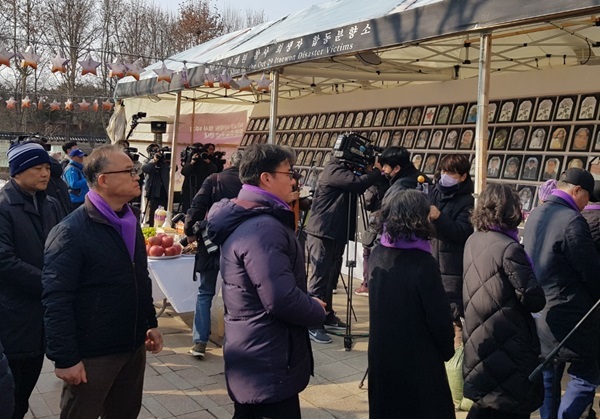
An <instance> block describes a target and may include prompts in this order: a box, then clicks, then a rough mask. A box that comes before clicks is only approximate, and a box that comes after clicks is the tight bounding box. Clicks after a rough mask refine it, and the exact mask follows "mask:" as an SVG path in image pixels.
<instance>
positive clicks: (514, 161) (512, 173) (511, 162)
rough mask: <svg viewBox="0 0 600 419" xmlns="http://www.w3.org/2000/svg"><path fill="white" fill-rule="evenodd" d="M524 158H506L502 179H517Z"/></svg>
mask: <svg viewBox="0 0 600 419" xmlns="http://www.w3.org/2000/svg"><path fill="white" fill-rule="evenodd" d="M522 159H523V156H506V158H505V160H506V163H504V170H503V171H502V179H517V178H518V177H519V171H520V170H521V162H522Z"/></svg>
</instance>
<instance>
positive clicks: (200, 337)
mask: <svg viewBox="0 0 600 419" xmlns="http://www.w3.org/2000/svg"><path fill="white" fill-rule="evenodd" d="M67 146H68V147H67ZM65 147H66V149H65V153H66V154H67V155H68V156H69V158H68V161H67V162H66V164H64V169H63V170H62V172H61V173H59V171H60V170H57V169H55V168H56V167H57V168H60V166H61V163H60V162H58V161H56V160H55V159H53V158H52V157H50V156H49V154H48V152H47V151H46V150H45V149H44V147H43V145H41V144H39V143H37V142H35V141H29V142H22V143H17V144H14V145H13V146H11V148H10V149H9V151H8V161H9V170H10V176H11V180H10V181H9V182H8V183H7V184H6V185H5V186H4V187H3V188H2V190H0V256H2V257H3V260H4V261H5V262H4V263H3V264H1V265H0V278H2V279H1V280H0V315H2V318H3V319H5V321H3V322H2V323H0V403H1V404H2V406H3V407H4V406H6V409H1V411H0V418H2V419H4V418H22V417H23V416H24V415H25V414H26V412H27V410H28V399H29V396H30V395H31V393H32V391H33V389H34V386H35V383H36V381H37V378H38V377H39V374H40V371H41V367H42V362H43V359H44V356H47V357H48V358H49V359H50V360H52V361H53V362H54V366H55V374H56V375H57V377H59V378H60V379H61V380H63V383H64V384H63V391H62V396H61V409H62V412H61V417H63V418H97V417H98V416H102V417H107V418H111V417H118V418H135V417H137V415H138V413H139V411H140V408H141V398H142V390H143V379H144V369H145V357H146V351H151V352H153V353H158V352H160V350H161V349H162V336H161V334H160V332H159V330H158V328H157V320H156V317H155V310H154V306H153V302H152V292H151V280H150V277H149V274H148V269H147V261H146V251H145V244H144V237H143V235H142V232H141V228H140V225H141V221H142V219H141V217H142V213H143V212H144V211H142V209H141V208H136V207H134V206H132V205H130V203H131V202H132V200H135V199H136V198H137V197H139V196H140V194H141V193H142V188H141V182H140V175H142V174H145V175H146V179H145V182H144V184H145V185H146V186H145V191H146V195H147V198H148V202H149V208H150V209H149V210H150V211H153V210H155V209H156V208H157V207H158V204H160V203H165V204H166V194H167V191H168V177H165V176H164V173H168V172H169V170H170V164H171V156H170V150H166V149H161V148H160V147H158V145H155V144H153V145H151V146H149V149H148V150H147V151H148V155H149V158H148V160H147V161H146V163H145V164H143V165H141V164H137V162H136V161H135V159H134V158H132V155H131V153H130V152H129V151H130V148H129V145H128V144H119V145H111V146H101V147H97V148H95V149H94V150H93V151H92V152H91V153H90V155H89V156H86V155H85V153H84V152H83V151H81V150H79V148H77V144H66V145H65ZM214 150H215V148H214V146H213V145H212V144H211V145H209V146H208V147H207V146H203V147H199V146H195V147H193V148H192V149H191V150H189V152H188V151H187V150H186V153H185V156H184V154H183V153H182V159H181V160H182V161H181V164H182V174H184V175H185V176H186V180H188V188H191V189H189V190H187V188H186V194H187V196H188V197H190V198H191V199H190V200H189V202H187V203H186V204H185V208H184V212H185V227H184V231H185V235H186V240H187V241H188V242H189V243H196V245H197V248H198V251H197V253H196V259H195V264H194V272H193V275H192V276H193V279H194V280H197V281H198V295H197V305H196V312H195V317H194V324H193V337H192V339H193V342H192V345H193V346H192V348H191V349H190V353H191V354H192V355H193V356H195V357H197V358H204V357H205V356H206V346H207V343H208V339H209V336H210V324H211V318H210V310H211V304H212V299H213V297H214V296H215V294H216V293H217V289H216V284H217V279H218V278H219V277H220V278H221V279H222V281H223V287H222V296H223V301H224V305H225V335H226V341H225V345H224V350H223V354H224V361H225V378H226V383H227V390H228V393H229V395H230V397H231V399H232V400H233V402H234V408H235V413H234V418H252V417H271V418H283V417H285V418H300V417H301V412H300V403H299V393H300V392H301V391H302V390H303V389H304V388H305V387H306V386H307V384H308V382H309V378H310V375H311V374H312V373H313V369H314V362H313V358H312V350H311V341H312V342H315V343H317V344H328V343H330V342H331V341H332V340H331V338H330V336H329V333H330V332H331V331H335V330H339V329H346V327H347V325H346V324H345V323H344V322H343V321H342V320H341V319H340V318H339V317H338V316H337V314H336V311H335V310H334V307H333V297H332V294H333V292H334V290H335V288H336V286H337V285H336V284H337V280H338V278H339V277H340V271H341V264H342V259H343V251H344V247H345V245H346V244H347V243H348V241H350V240H355V239H356V227H357V226H356V219H357V218H356V215H357V202H358V201H359V199H358V196H359V195H361V194H363V193H365V195H367V197H368V199H367V200H366V201H367V202H366V206H367V210H368V211H369V212H370V214H369V217H368V218H369V221H370V223H369V231H368V232H366V233H370V234H365V235H364V239H363V246H364V252H363V257H364V266H365V270H364V281H363V283H362V284H361V286H360V288H359V289H358V290H356V292H357V294H359V295H367V296H368V297H369V310H370V329H369V349H368V360H369V388H368V391H369V412H370V417H372V418H390V417H397V413H398V409H399V406H402V411H403V414H404V415H406V417H411V418H433V417H435V418H453V417H454V416H455V407H454V404H453V397H452V394H451V390H450V386H449V383H448V378H447V375H446V370H445V364H444V362H445V361H448V360H449V359H450V358H452V357H453V356H454V355H455V351H456V350H457V348H459V347H460V348H462V347H464V363H463V376H464V395H465V397H468V398H469V399H471V400H473V401H474V405H473V407H472V408H471V410H470V412H469V414H468V418H469V419H479V418H514V419H521V418H528V417H530V415H531V413H532V412H533V411H535V410H537V409H538V408H539V409H540V413H541V415H542V418H544V419H549V418H551V417H553V414H555V413H557V414H558V417H560V418H580V417H582V415H587V414H588V412H591V408H590V406H591V405H592V402H593V398H594V393H595V390H596V387H597V386H598V384H600V369H599V367H598V355H599V348H598V346H599V345H600V318H599V317H598V316H600V314H598V312H594V313H592V314H591V318H589V319H588V320H587V321H586V322H584V323H583V324H582V325H580V326H579V327H578V328H577V330H575V332H574V333H572V334H571V332H572V331H573V330H574V328H575V327H576V324H577V323H578V322H579V321H580V320H581V319H582V318H583V317H584V315H586V313H588V311H590V309H591V308H592V307H593V306H594V304H595V303H596V301H597V300H598V299H600V278H598V276H599V275H600V258H598V251H600V202H599V201H600V183H599V182H596V181H595V180H594V178H593V176H592V175H591V174H590V173H589V172H587V171H585V170H583V169H581V168H570V169H567V170H566V171H565V172H563V173H562V174H561V175H560V176H559V177H558V180H553V181H548V182H546V183H545V184H544V185H543V187H541V188H540V194H539V196H540V199H542V198H543V202H541V203H540V205H538V206H537V207H536V208H535V209H534V210H533V211H532V212H531V213H530V215H529V218H528V219H527V222H526V223H525V228H524V232H523V234H522V238H520V237H519V233H518V230H517V227H518V226H520V225H521V224H522V222H523V211H522V209H523V208H522V200H521V198H520V196H519V194H518V193H517V192H516V191H515V190H514V189H513V188H511V187H510V186H509V185H506V184H489V185H488V186H487V187H486V188H485V190H484V191H482V193H481V194H480V195H479V197H478V199H477V203H476V204H475V201H474V198H473V192H474V185H473V181H472V179H471V177H470V175H469V173H470V163H469V160H468V159H467V157H466V156H463V155H460V154H451V155H447V156H444V157H442V158H441V160H440V163H439V167H438V169H439V170H438V172H437V173H436V174H435V175H434V176H433V179H430V178H429V177H427V176H426V175H425V174H423V173H422V172H420V171H419V170H417V169H416V168H415V166H414V165H413V163H412V162H411V159H410V153H409V151H408V150H407V149H406V148H404V147H397V146H394V147H389V148H387V149H385V150H383V151H382V152H381V154H380V155H379V156H378V158H377V159H375V160H374V161H372V162H370V163H369V164H368V165H367V166H366V167H361V168H360V170H358V169H357V167H356V166H355V164H354V162H352V161H348V160H347V159H343V158H338V157H333V158H331V159H330V161H329V162H328V163H327V164H326V166H325V168H324V169H323V172H322V174H321V177H320V180H319V182H318V184H317V185H316V188H315V189H314V194H313V195H312V197H311V198H312V203H311V205H310V216H309V217H308V223H307V225H306V226H304V225H302V221H300V223H299V222H298V220H305V219H306V218H305V217H299V216H298V214H294V211H293V210H292V208H294V207H295V206H294V202H296V201H298V200H299V199H300V195H299V193H298V186H299V180H300V178H299V175H298V172H297V171H296V170H295V169H294V167H293V165H294V163H295V153H294V151H293V150H292V149H290V148H287V147H282V146H277V145H270V144H259V145H252V146H249V147H247V148H246V149H245V150H244V151H243V152H234V153H232V155H231V156H230V159H229V165H228V167H227V168H226V169H225V170H222V167H217V166H216V165H215V164H214V162H213V160H212V158H211V155H212V154H213V152H214ZM184 157H185V158H184ZM191 176H195V178H194V179H192V178H191ZM61 177H62V179H63V180H62V182H63V187H60V185H59V184H58V183H55V184H54V187H53V183H52V181H51V180H52V179H54V180H56V179H58V180H60V178H61ZM51 190H52V193H51ZM542 192H543V197H542ZM66 199H68V201H66ZM590 202H591V204H590ZM150 219H152V217H150ZM298 230H304V231H305V232H306V233H307V243H306V246H304V244H303V243H301V242H300V241H299V240H298ZM92 236H93V237H94V238H95V240H94V242H93V243H92V242H91V241H89V240H87V238H88V237H92ZM521 242H522V244H521ZM306 258H308V261H309V268H308V269H307V264H306ZM568 335H569V338H568V339H567V340H566V342H565V343H564V345H563V346H562V348H561V349H560V351H558V353H557V356H556V357H555V359H554V362H552V363H549V364H548V366H547V367H546V368H545V369H544V370H543V372H542V374H541V375H540V376H539V377H534V378H533V379H530V377H529V376H530V374H531V373H532V371H533V370H534V369H535V368H536V367H537V366H538V364H539V363H540V359H541V357H542V356H548V355H549V354H550V353H551V352H552V350H553V349H554V348H555V347H556V346H557V345H558V344H559V342H561V341H562V340H563V339H565V337H567V336H568ZM567 366H568V367H567ZM565 369H567V372H568V374H569V377H570V380H569V383H568V385H567V388H566V389H565V393H564V394H563V395H562V396H561V393H560V379H561V377H562V375H563V373H564V370H565ZM557 384H558V385H557ZM11 412H12V413H11ZM589 414H590V415H591V414H592V413H589ZM583 417H585V416H583ZM589 417H593V416H589Z"/></svg>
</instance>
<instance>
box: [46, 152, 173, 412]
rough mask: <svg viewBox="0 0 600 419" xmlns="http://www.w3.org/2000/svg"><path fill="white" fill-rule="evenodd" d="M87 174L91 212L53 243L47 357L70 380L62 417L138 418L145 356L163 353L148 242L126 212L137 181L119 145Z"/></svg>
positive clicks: (70, 221) (49, 245)
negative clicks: (148, 255)
mask: <svg viewBox="0 0 600 419" xmlns="http://www.w3.org/2000/svg"><path fill="white" fill-rule="evenodd" d="M83 171H84V174H85V177H86V179H87V181H88V183H89V185H90V191H89V192H88V194H87V195H86V197H85V202H84V204H83V205H82V206H80V207H79V208H78V209H77V210H75V211H74V212H73V213H72V214H71V215H70V216H69V217H68V218H66V219H65V220H64V221H63V222H61V223H60V224H58V225H57V226H56V227H55V228H54V229H52V231H51V232H50V234H49V236H48V240H47V241H46V249H45V254H44V270H43V273H42V284H43V288H44V291H43V295H42V301H43V303H44V306H45V308H46V313H45V317H44V321H45V325H46V338H47V350H46V355H47V356H48V358H49V359H51V360H52V361H54V364H55V370H54V371H55V374H56V376H57V377H59V378H60V379H62V380H63V381H64V384H63V391H62V399H61V408H62V412H61V417H62V418H97V417H98V416H100V415H102V416H103V417H109V418H113V417H114V418H116V417H118V418H123V419H128V418H131V419H134V418H137V415H138V413H139V411H140V408H141V405H142V388H143V381H144V369H145V365H146V351H152V353H158V352H160V351H161V349H162V336H161V334H160V332H159V331H158V329H157V321H156V317H155V311H154V306H153V304H152V283H151V281H150V277H149V275H148V268H147V261H146V247H145V244H144V236H143V235H142V231H141V229H140V226H139V224H138V222H137V219H136V217H135V215H134V214H133V212H132V210H131V207H130V206H129V205H128V204H127V203H128V202H129V201H130V200H131V199H132V198H135V197H136V196H138V195H139V194H140V186H139V183H138V175H137V171H136V170H135V168H134V165H133V162H132V161H131V159H130V158H129V157H128V156H127V154H125V153H124V152H123V151H121V150H120V149H119V148H117V147H115V146H102V147H98V148H95V149H94V151H93V152H92V153H91V154H90V156H89V158H88V160H87V161H86V165H85V167H84V169H83Z"/></svg>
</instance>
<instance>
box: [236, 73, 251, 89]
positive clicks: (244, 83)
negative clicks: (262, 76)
mask: <svg viewBox="0 0 600 419" xmlns="http://www.w3.org/2000/svg"><path fill="white" fill-rule="evenodd" d="M253 82H254V80H251V79H249V78H248V76H247V75H246V74H244V75H243V76H242V78H241V79H239V80H238V81H237V85H238V86H239V87H238V90H239V91H240V92H251V91H252V83H253Z"/></svg>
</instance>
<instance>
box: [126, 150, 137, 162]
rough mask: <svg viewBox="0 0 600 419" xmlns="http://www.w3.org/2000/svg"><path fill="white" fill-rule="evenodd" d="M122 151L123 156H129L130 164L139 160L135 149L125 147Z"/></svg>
mask: <svg viewBox="0 0 600 419" xmlns="http://www.w3.org/2000/svg"><path fill="white" fill-rule="evenodd" d="M123 151H124V152H125V154H127V156H129V158H130V159H131V161H132V162H137V161H139V160H140V155H139V153H138V149H137V148H135V147H125V148H124V149H123Z"/></svg>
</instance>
